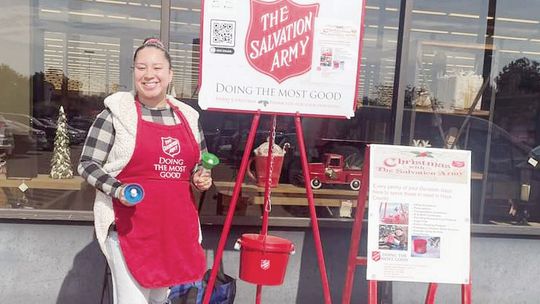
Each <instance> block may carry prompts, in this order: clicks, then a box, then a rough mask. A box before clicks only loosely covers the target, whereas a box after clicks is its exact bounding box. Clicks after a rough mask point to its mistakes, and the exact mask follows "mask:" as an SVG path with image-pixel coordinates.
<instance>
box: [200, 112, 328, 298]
mask: <svg viewBox="0 0 540 304" xmlns="http://www.w3.org/2000/svg"><path fill="white" fill-rule="evenodd" d="M271 115H272V125H271V129H270V134H271V135H272V136H270V137H269V145H268V156H267V162H266V181H265V195H264V205H263V206H264V208H263V210H264V211H263V222H262V228H261V234H263V235H266V234H268V215H269V212H270V208H271V205H270V203H271V202H270V194H271V189H270V183H271V176H272V175H271V173H272V147H273V145H274V136H273V135H274V134H275V132H276V120H277V115H276V114H271ZM260 118H261V111H260V110H259V111H257V112H256V113H255V115H254V116H253V120H252V123H251V128H250V131H249V135H248V139H247V142H246V146H245V148H244V153H243V155H242V161H241V163H240V169H239V171H238V175H237V177H236V183H235V185H234V190H233V194H232V197H231V201H230V205H229V209H228V211H227V217H226V218H225V223H224V224H223V230H222V232H221V237H220V239H219V243H218V248H217V252H216V254H215V258H214V263H213V265H212V271H211V274H210V278H209V279H208V285H207V288H206V291H205V294H204V299H203V303H204V304H208V303H209V301H210V296H211V294H212V290H213V289H214V284H215V281H216V276H217V272H218V268H219V267H220V263H221V258H222V256H223V250H224V248H225V243H226V242H227V237H228V235H229V231H230V228H231V223H232V218H233V216H234V211H235V209H236V203H237V201H238V197H239V195H240V191H241V188H242V183H243V181H244V177H245V174H246V169H247V164H248V160H249V157H250V154H251V151H252V148H253V142H254V141H255V134H256V132H257V127H258V125H259V120H260ZM300 118H301V115H300V113H296V115H295V117H294V121H295V126H296V136H297V141H298V148H299V151H300V158H301V162H302V171H303V173H304V184H305V187H306V195H307V199H308V205H309V213H310V218H311V227H312V229H313V238H314V241H315V248H316V250H317V260H318V263H319V271H320V276H321V281H322V287H323V294H324V303H325V304H330V303H332V301H331V298H330V288H329V285H328V278H327V275H326V266H325V263H324V256H323V251H322V244H321V237H320V234H319V224H318V222H317V214H316V212H315V202H314V199H313V190H312V189H311V186H310V177H309V170H308V161H307V155H306V147H305V143H304V136H303V134H304V132H303V130H302V121H301V119H300ZM261 293H262V285H257V293H256V299H255V302H256V303H257V304H259V303H261Z"/></svg>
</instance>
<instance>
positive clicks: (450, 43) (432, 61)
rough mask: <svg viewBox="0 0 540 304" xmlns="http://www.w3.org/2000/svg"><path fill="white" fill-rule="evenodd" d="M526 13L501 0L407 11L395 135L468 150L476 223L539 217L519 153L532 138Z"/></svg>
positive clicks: (534, 116)
mask: <svg viewBox="0 0 540 304" xmlns="http://www.w3.org/2000/svg"><path fill="white" fill-rule="evenodd" d="M530 12H531V7H530V6H528V7H527V8H526V9H525V8H518V7H515V6H513V5H512V3H511V2H510V1H474V2H467V5H463V3H460V2H447V3H444V4H443V3H440V2H435V1H419V2H415V5H414V8H413V10H412V15H411V20H412V22H411V29H410V31H411V39H410V44H409V58H410V60H409V64H408V72H407V73H408V78H407V85H408V86H407V90H408V91H409V93H410V94H409V95H410V96H411V98H408V99H406V100H405V107H406V110H405V118H404V125H403V130H402V136H401V138H402V143H403V144H407V145H425V146H432V147H439V148H459V149H467V150H471V151H472V169H473V171H474V172H473V175H472V181H471V183H472V216H473V219H474V222H476V223H491V224H498V223H502V222H504V223H518V224H525V223H526V222H527V221H538V220H540V213H539V211H540V210H539V209H538V202H537V200H538V198H537V194H536V191H538V190H536V189H535V187H536V183H537V182H536V178H535V176H536V175H537V173H536V172H535V171H534V170H535V169H534V167H533V166H531V165H530V164H529V163H528V162H527V161H528V158H529V156H530V152H531V149H532V148H534V147H535V146H536V145H538V136H537V126H538V102H537V99H538V98H537V97H538V96H537V95H538V94H537V93H538V92H536V89H535V87H537V85H536V82H537V81H536V79H537V78H538V77H537V76H538V72H539V69H538V65H539V63H538V57H539V56H538V55H540V52H539V51H538V46H539V45H538V43H537V41H536V40H537V39H536V37H535V36H534V35H533V34H532V33H534V32H535V31H536V29H537V28H538V24H539V23H540V22H539V21H538V18H536V16H534V15H533V14H532V13H530ZM535 75H536V76H535ZM535 77H536V78H535Z"/></svg>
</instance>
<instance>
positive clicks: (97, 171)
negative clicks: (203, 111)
mask: <svg viewBox="0 0 540 304" xmlns="http://www.w3.org/2000/svg"><path fill="white" fill-rule="evenodd" d="M141 114H142V119H143V120H145V121H150V122H154V123H159V124H162V125H167V126H172V125H176V124H177V123H179V122H180V119H179V118H178V117H177V116H176V114H174V111H173V110H172V109H171V108H170V107H169V105H167V107H165V108H160V109H152V108H147V107H145V106H144V105H143V106H142V107H141ZM199 130H200V135H201V136H200V138H201V139H202V140H201V142H200V144H199V148H200V150H201V152H205V151H206V142H205V140H204V134H203V131H202V128H201V126H200V124H199ZM114 136H115V132H114V127H113V122H112V114H111V112H110V110H109V109H105V110H103V111H102V112H101V113H100V114H99V115H98V116H97V117H96V120H95V121H94V123H93V125H92V127H90V130H89V132H88V137H87V138H86V142H85V143H84V147H83V151H82V153H81V160H80V163H79V166H78V172H79V174H80V175H81V176H82V177H83V178H84V179H85V180H86V181H87V182H88V183H89V184H91V185H92V186H94V187H95V188H96V189H98V190H100V191H102V192H103V193H105V194H107V195H110V196H112V197H115V198H119V197H120V187H121V186H122V183H121V182H120V181H119V180H117V179H116V178H114V177H113V176H111V175H109V174H108V173H107V172H105V171H104V170H103V165H104V164H105V161H106V160H107V156H108V155H109V152H110V151H111V148H112V145H113V143H114Z"/></svg>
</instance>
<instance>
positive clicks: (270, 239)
mask: <svg viewBox="0 0 540 304" xmlns="http://www.w3.org/2000/svg"><path fill="white" fill-rule="evenodd" d="M240 243H241V246H242V247H245V248H249V249H255V250H260V251H267V252H283V253H291V252H292V251H294V244H293V243H292V242H291V241H289V240H287V239H284V238H280V237H277V236H272V235H263V234H255V233H245V234H242V237H241V238H240Z"/></svg>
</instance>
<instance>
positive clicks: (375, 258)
mask: <svg viewBox="0 0 540 304" xmlns="http://www.w3.org/2000/svg"><path fill="white" fill-rule="evenodd" d="M371 259H372V260H373V261H375V262H378V261H379V260H380V259H381V253H380V252H379V251H372V252H371Z"/></svg>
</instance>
